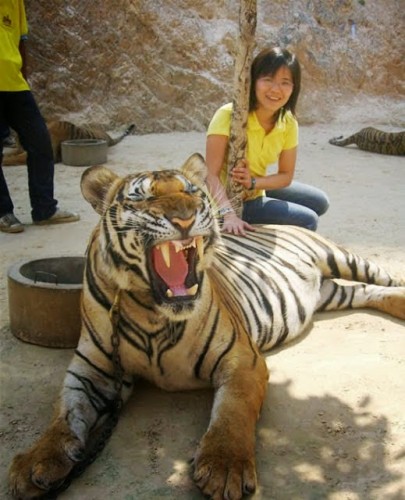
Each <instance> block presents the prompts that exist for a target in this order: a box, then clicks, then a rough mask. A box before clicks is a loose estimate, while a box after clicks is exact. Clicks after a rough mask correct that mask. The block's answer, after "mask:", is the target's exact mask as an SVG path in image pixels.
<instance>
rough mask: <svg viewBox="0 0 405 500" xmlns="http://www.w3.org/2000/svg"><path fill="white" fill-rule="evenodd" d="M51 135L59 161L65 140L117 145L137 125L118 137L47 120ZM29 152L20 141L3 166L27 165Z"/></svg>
mask: <svg viewBox="0 0 405 500" xmlns="http://www.w3.org/2000/svg"><path fill="white" fill-rule="evenodd" d="M46 126H47V127H48V132H49V136H50V138H51V143H52V151H53V159H54V161H55V162H59V161H61V159H62V152H61V144H62V142H63V141H68V140H72V139H102V140H104V141H106V142H107V145H108V146H115V145H116V144H118V143H119V142H121V141H122V139H124V137H126V136H127V135H128V134H130V133H131V132H132V130H133V129H134V128H135V125H129V126H128V127H127V128H126V129H125V130H124V131H123V132H122V133H121V134H120V135H119V136H118V137H116V138H114V139H113V138H112V137H111V136H110V135H109V134H107V132H105V131H104V130H102V129H101V128H99V127H93V126H86V125H83V126H78V125H74V124H73V123H70V122H65V121H53V122H47V124H46ZM26 163H27V153H26V152H25V151H24V149H23V148H22V146H21V144H20V143H19V142H18V144H17V147H16V148H15V149H13V150H12V151H10V152H8V153H5V154H4V156H3V162H2V164H3V166H13V165H25V164H26Z"/></svg>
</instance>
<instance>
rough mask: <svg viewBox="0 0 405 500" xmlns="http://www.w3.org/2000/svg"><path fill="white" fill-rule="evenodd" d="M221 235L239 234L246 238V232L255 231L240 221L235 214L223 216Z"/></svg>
mask: <svg viewBox="0 0 405 500" xmlns="http://www.w3.org/2000/svg"><path fill="white" fill-rule="evenodd" d="M221 231H222V232H223V233H229V234H240V235H242V236H246V231H255V228H254V227H253V226H251V225H250V224H248V223H247V222H245V221H244V220H242V219H240V218H239V217H238V216H237V215H236V214H235V213H230V214H227V215H225V216H224V222H223V224H222V227H221Z"/></svg>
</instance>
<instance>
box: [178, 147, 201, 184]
mask: <svg viewBox="0 0 405 500" xmlns="http://www.w3.org/2000/svg"><path fill="white" fill-rule="evenodd" d="M181 172H182V173H183V174H184V175H185V176H187V177H188V178H189V179H190V181H191V182H193V183H196V184H203V183H204V182H205V179H206V177H207V166H206V164H205V161H204V158H203V157H202V156H201V155H200V154H199V153H194V154H193V155H191V156H190V158H189V159H188V160H187V161H186V163H185V164H184V165H183V166H182V167H181Z"/></svg>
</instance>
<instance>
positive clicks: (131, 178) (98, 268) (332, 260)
mask: <svg viewBox="0 0 405 500" xmlns="http://www.w3.org/2000/svg"><path fill="white" fill-rule="evenodd" d="M206 175H207V169H206V165H205V162H204V159H203V157H202V156H201V155H200V154H198V153H195V154H194V155H192V156H191V157H190V158H188V159H187V160H186V162H185V163H184V164H183V165H182V166H180V167H179V168H178V169H167V170H154V171H143V172H137V173H133V174H129V175H126V176H124V177H121V176H120V175H118V174H117V173H115V172H113V171H111V170H110V169H109V168H107V167H106V166H100V165H99V166H94V167H90V168H88V169H86V170H85V171H84V173H83V174H82V177H81V191H82V193H83V196H84V198H85V199H86V200H87V201H88V202H89V203H90V205H91V206H92V207H93V208H94V210H95V211H96V212H97V213H98V214H99V216H100V219H99V221H98V223H97V225H96V227H95V228H94V230H93V232H92V233H91V235H90V238H89V243H88V248H87V252H86V264H85V270H84V278H83V289H82V302H81V317H82V327H81V334H80V340H79V343H78V346H77V349H76V350H75V353H74V355H73V358H72V361H71V363H70V365H69V367H68V369H67V372H66V376H65V380H64V384H63V388H62V391H61V395H60V399H59V401H58V403H57V406H56V413H55V415H54V417H53V419H52V420H51V423H50V425H49V427H48V428H47V429H46V430H45V432H44V434H43V435H42V437H40V438H39V439H38V441H37V442H36V443H34V445H33V446H32V447H31V448H29V449H28V450H27V451H26V452H24V453H20V454H18V455H17V456H16V457H14V459H13V461H12V463H11V466H10V470H9V484H10V491H11V493H12V494H13V495H14V497H15V498H21V499H22V498H23V499H28V498H30V499H31V498H37V497H40V496H41V495H43V494H45V493H51V494H52V491H53V488H55V487H56V485H60V484H63V483H64V482H65V483H66V482H67V483H69V482H70V481H69V478H71V477H72V476H71V475H72V474H73V472H74V471H75V467H77V466H80V464H81V463H82V461H83V460H85V459H84V457H85V456H86V453H88V450H89V448H90V444H89V443H90V441H91V438H92V437H93V436H94V433H95V432H96V429H100V428H101V429H102V422H103V419H104V418H105V417H106V415H108V414H109V412H111V409H110V408H111V406H112V404H113V402H114V401H116V399H117V397H118V398H119V399H120V401H121V400H122V402H125V401H127V400H128V398H129V397H130V394H131V392H132V389H133V386H134V383H135V382H134V380H135V378H142V379H147V380H149V381H151V382H152V383H154V384H156V385H157V386H158V387H160V388H162V389H165V390H168V391H180V390H189V389H197V388H204V387H213V389H214V402H213V408H212V414H211V419H210V423H209V426H208V428H207V431H206V433H205V434H204V435H203V436H202V438H201V441H200V442H199V444H198V446H197V448H196V451H195V454H194V457H193V472H192V473H193V478H194V480H195V483H196V485H197V486H198V487H199V488H200V490H201V492H202V493H203V494H205V495H208V496H209V497H211V498H215V499H230V498H232V499H241V498H243V496H244V495H247V494H250V493H252V492H253V491H254V490H255V488H256V482H257V479H256V469H255V453H254V450H255V429H256V423H257V420H258V418H259V415H260V409H261V407H262V405H263V401H264V398H265V395H266V388H267V386H268V378H269V372H268V369H267V365H266V361H265V359H266V355H267V354H268V353H269V352H271V351H275V350H276V349H281V348H283V347H284V346H286V345H288V343H291V342H293V341H295V340H297V339H298V338H299V337H300V336H302V334H303V333H304V331H305V330H306V329H307V327H308V326H309V324H310V323H311V322H312V320H313V317H314V314H315V313H316V312H318V311H336V310H345V309H351V308H373V309H377V310H379V311H383V312H385V313H388V314H390V315H392V316H394V317H396V318H400V319H403V320H404V319H405V281H404V280H403V279H402V280H400V279H398V278H394V277H392V276H391V275H390V274H389V273H388V272H386V271H385V270H384V269H382V268H381V267H380V266H378V265H377V264H375V263H372V262H370V261H367V260H365V259H364V258H362V257H360V256H359V255H355V254H353V253H351V252H350V251H348V250H346V249H345V248H343V247H340V246H338V245H337V244H335V243H333V242H331V241H329V240H327V239H325V238H324V237H322V236H321V235H319V234H317V233H315V232H312V231H310V230H307V229H304V228H300V227H297V226H287V225H286V226H281V225H257V226H256V227H255V231H251V232H248V233H247V234H246V236H236V235H233V234H225V233H222V232H221V213H220V212H219V210H218V208H217V207H216V205H215V202H214V200H213V199H212V198H211V197H210V195H209V193H208V190H207V188H206V185H205V178H206ZM222 220H223V219H222ZM342 280H343V281H342ZM344 280H350V282H349V281H344ZM354 282H357V283H354ZM114 346H115V347H114ZM117 381H118V384H117Z"/></svg>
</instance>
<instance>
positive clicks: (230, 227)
mask: <svg viewBox="0 0 405 500" xmlns="http://www.w3.org/2000/svg"><path fill="white" fill-rule="evenodd" d="M227 150H228V137H227V136H226V135H215V134H213V135H209V136H208V137H207V143H206V154H205V162H206V164H207V169H208V174H207V186H208V189H209V191H210V193H211V196H212V197H213V199H214V200H215V202H216V203H217V205H218V207H219V209H232V204H231V202H230V201H229V199H228V196H227V194H226V190H225V187H224V186H223V185H222V183H221V181H220V179H219V175H220V172H221V168H222V165H223V164H224V163H225V159H226V154H227ZM245 229H247V230H249V231H254V228H253V227H252V226H251V225H250V224H248V223H247V222H245V221H243V220H242V219H239V217H238V216H237V215H236V214H235V212H233V211H232V212H228V213H227V214H225V215H224V223H223V225H222V231H224V232H227V233H234V234H243V235H244V234H246V233H245Z"/></svg>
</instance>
